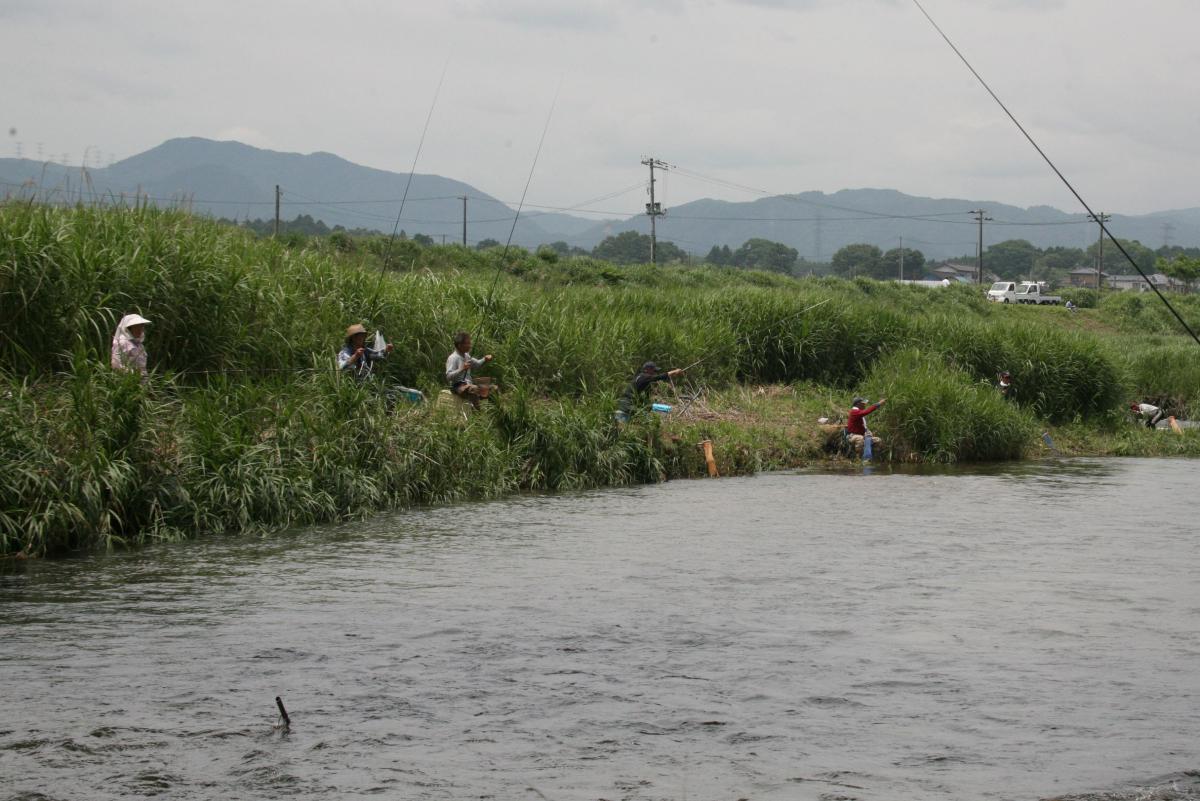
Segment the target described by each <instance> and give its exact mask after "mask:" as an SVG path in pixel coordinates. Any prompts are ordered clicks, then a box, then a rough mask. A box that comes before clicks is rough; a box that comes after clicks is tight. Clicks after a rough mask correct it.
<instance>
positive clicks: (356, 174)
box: [0, 137, 592, 246]
mask: <svg viewBox="0 0 1200 801" xmlns="http://www.w3.org/2000/svg"><path fill="white" fill-rule="evenodd" d="M84 180H85V176H84V174H83V172H82V171H81V170H80V169H79V168H66V167H62V166H60V165H57V164H47V165H42V164H41V163H39V162H33V161H29V160H18V159H0V181H3V182H4V185H3V186H0V195H3V194H6V193H15V192H17V191H18V190H17V189H16V188H15V187H14V186H13V185H14V184H23V183H26V182H30V181H32V184H33V186H38V187H41V189H42V192H43V193H54V192H57V196H58V197H78V196H79V193H80V188H81V183H83V182H84ZM86 181H87V183H86V184H85V185H84V186H83V190H82V191H83V197H84V199H85V200H87V199H90V198H92V197H94V196H104V195H109V194H111V195H114V196H120V195H121V194H125V195H126V196H132V195H134V194H136V193H138V192H141V193H142V194H144V195H149V196H150V197H151V198H153V199H154V202H155V203H157V204H158V205H170V204H186V205H188V206H190V208H192V209H193V210H195V211H199V212H203V213H205V214H210V215H212V216H214V217H226V218H229V219H247V218H249V219H255V218H262V219H271V218H273V217H274V215H275V185H276V184H278V185H279V186H280V187H281V188H282V191H283V202H282V208H281V211H280V216H281V217H283V218H284V219H293V218H295V217H296V216H297V215H299V214H308V215H311V216H312V217H314V218H316V219H320V220H323V221H324V222H325V223H326V224H327V225H329V226H334V225H341V226H344V227H346V228H370V229H376V230H380V231H386V232H388V233H391V230H392V226H393V225H395V222H396V214H397V213H398V212H399V211H400V198H401V197H403V195H404V188H405V184H406V183H407V182H408V175H407V174H404V175H401V174H399V173H394V172H388V171H386V170H376V169H372V168H370V167H363V166H361V165H358V164H354V163H352V162H349V161H346V160H345V159H343V158H341V157H339V156H335V155H333V154H332V153H311V154H308V155H302V154H299V153H278V152H275V151H272V150H263V149H261V148H256V147H251V146H249V145H244V144H241V143H240V142H216V141H213V140H211V139H201V138H196V137H192V138H186V139H171V140H168V141H167V142H164V143H163V144H161V145H159V146H158V147H155V148H153V149H151V150H148V151H146V152H145V153H140V154H138V155H136V156H132V157H130V158H127V159H125V160H124V161H119V162H117V163H116V164H113V165H112V166H111V167H107V168H100V169H89V170H87V173H86ZM463 195H467V196H468V197H469V198H470V200H468V202H467V237H468V240H469V241H470V242H471V243H472V244H473V243H475V242H478V241H479V240H481V239H488V238H491V239H497V240H499V241H501V242H503V241H505V240H506V239H507V238H508V232H509V229H510V228H511V226H512V216H513V214H514V212H515V210H514V209H510V208H509V207H508V206H506V205H505V204H504V203H501V202H500V201H499V200H497V199H495V198H493V197H491V196H490V195H488V194H486V193H484V192H481V191H480V190H478V189H476V188H475V187H473V186H471V185H470V184H466V183H463V182H462V181H455V180H453V179H450V178H443V177H441V176H439V175H424V174H421V173H418V174H416V175H414V176H413V180H412V186H411V188H410V189H409V192H408V200H407V201H406V203H405V206H404V219H403V220H401V222H400V227H401V228H402V229H404V230H405V231H406V232H407V233H408V234H409V235H410V236H411V235H413V234H415V233H425V234H429V235H430V236H433V237H434V238H435V239H438V240H440V239H441V237H442V236H443V235H445V237H446V239H447V241H450V242H455V241H460V240H461V238H462V214H463V204H462V200H461V199H460V198H461V197H462V196H463ZM549 216H551V217H553V216H556V215H549ZM566 222H567V227H569V228H570V229H571V230H572V232H575V231H579V230H581V229H582V228H586V227H589V226H590V225H591V224H592V223H591V221H588V220H581V219H578V218H569V220H567V221H566ZM558 227H560V228H561V227H562V225H559V226H558ZM553 233H554V232H548V231H546V230H544V229H543V228H542V227H541V226H540V225H539V224H538V222H537V215H535V214H529V215H528V216H526V215H522V218H521V222H520V224H519V225H518V226H517V231H516V234H515V235H514V239H513V241H514V242H516V243H517V244H521V245H526V246H534V245H538V244H540V243H542V242H549V241H552V240H553V239H555V238H557V237H555V236H553Z"/></svg>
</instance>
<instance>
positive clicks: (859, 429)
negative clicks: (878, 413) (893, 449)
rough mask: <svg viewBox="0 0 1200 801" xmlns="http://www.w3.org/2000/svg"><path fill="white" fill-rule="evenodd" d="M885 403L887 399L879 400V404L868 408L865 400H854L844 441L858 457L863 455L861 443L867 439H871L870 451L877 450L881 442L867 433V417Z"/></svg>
mask: <svg viewBox="0 0 1200 801" xmlns="http://www.w3.org/2000/svg"><path fill="white" fill-rule="evenodd" d="M885 403H887V398H880V399H879V403H873V404H871V405H870V406H868V405H867V399H866V398H855V399H854V405H853V406H851V407H850V417H849V419H848V420H847V421H846V440H847V441H848V442H849V443H850V445H851V446H852V447H853V448H854V451H855V452H856V453H857V454H858V455H859V456H862V455H863V443H864V440H865V439H866V438H867V437H870V438H871V446H872V450H874V449H875V448H878V447H879V446H880V444H881V442H882V440H880V439H879V437H877V436H875V435H874V434H871V433H870V432H869V431H867V415H868V414H870V413H871V412H873V411H875V410H876V409H878V408H879V407H880V406H882V405H883V404H885Z"/></svg>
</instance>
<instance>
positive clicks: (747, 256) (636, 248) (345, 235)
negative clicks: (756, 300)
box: [218, 214, 829, 275]
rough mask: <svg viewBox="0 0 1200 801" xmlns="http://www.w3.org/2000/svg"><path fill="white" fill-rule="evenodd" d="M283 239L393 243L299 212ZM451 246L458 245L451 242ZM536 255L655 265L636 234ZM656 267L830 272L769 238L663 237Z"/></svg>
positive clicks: (255, 227)
mask: <svg viewBox="0 0 1200 801" xmlns="http://www.w3.org/2000/svg"><path fill="white" fill-rule="evenodd" d="M218 222H220V223H224V224H226V225H236V226H237V227H239V228H242V229H245V230H248V231H253V232H254V233H255V234H257V235H258V236H273V235H274V233H275V221H274V220H262V219H255V220H240V221H238V220H229V219H220V220H218ZM279 235H280V239H281V240H282V241H283V244H285V245H290V246H295V245H302V244H304V242H305V240H306V239H307V238H308V237H322V238H327V239H329V240H330V242H331V243H332V244H333V245H334V246H335V247H336V248H337V249H339V250H341V251H343V252H353V251H355V250H358V249H360V248H365V249H367V250H378V247H379V246H378V244H377V243H376V241H377V240H379V239H380V238H381V237H382V238H383V239H386V240H390V239H391V237H389V236H386V235H384V234H381V233H380V232H379V231H376V230H372V229H367V228H351V229H348V228H345V227H343V226H340V225H335V226H332V227H330V226H328V225H326V224H325V223H324V222H323V221H321V220H317V219H313V217H312V216H310V215H308V214H301V215H299V216H297V217H296V218H295V219H294V220H285V221H280V224H279ZM396 239H397V240H399V241H401V242H408V241H411V242H413V243H415V244H417V245H421V246H423V247H430V246H432V245H435V244H439V243H438V242H437V241H436V240H435V239H434V238H433V237H431V236H429V235H427V234H414V235H413V236H411V237H410V236H409V235H408V234H407V233H406V232H405V231H403V230H402V231H400V232H399V233H398V234H397V236H396ZM450 244H455V243H453V242H451V243H450ZM503 245H504V243H503V242H500V241H499V240H496V239H492V238H487V239H481V240H480V241H479V242H477V243H475V245H474V248H475V249H476V250H490V249H491V248H495V247H502V246H503ZM537 252H539V253H542V254H545V255H546V256H549V254H554V255H556V256H558V257H562V258H570V257H576V256H591V257H593V258H597V259H602V260H604V261H607V262H610V263H612V264H649V263H650V262H651V258H650V256H651V253H650V236H649V234H640V233H638V232H637V231H625V232H623V233H620V234H616V235H614V236H609V237H605V238H604V239H603V240H602V241H601V242H600V244H598V245H596V247H594V248H592V249H591V250H588V249H586V248H581V247H578V246H577V245H572V244H569V243H568V242H565V241H561V240H559V241H556V242H550V243H548V244H543V245H541V246H539V247H538V248H537ZM653 261H654V263H656V264H693V263H707V264H715V265H717V266H720V267H741V268H746V269H753V270H769V271H771V272H777V273H783V274H785V275H802V274H809V273H816V274H819V275H820V274H825V273H828V272H829V267H828V265H826V264H818V263H810V262H807V261H804V260H803V259H800V258H799V252H798V251H797V250H796V249H795V248H792V247H788V246H787V245H785V244H783V243H782V242H773V241H771V240H769V239H761V238H754V239H749V240H747V241H746V242H744V243H743V244H742V246H741V247H739V248H737V249H736V250H735V249H731V248H730V247H729V246H728V245H724V246H716V245H714V246H713V248H712V249H711V250H710V251H709V252H708V255H707V256H705V257H703V258H700V257H697V256H695V255H693V254H691V253H688V252H687V251H686V250H684V249H683V248H681V247H679V246H678V245H676V244H675V243H674V242H671V241H669V240H667V239H659V240H658V241H657V242H656V243H655V245H654V259H653Z"/></svg>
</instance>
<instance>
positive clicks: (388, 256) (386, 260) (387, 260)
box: [371, 58, 450, 309]
mask: <svg viewBox="0 0 1200 801" xmlns="http://www.w3.org/2000/svg"><path fill="white" fill-rule="evenodd" d="M449 68H450V59H449V58H447V59H446V63H445V64H444V65H443V66H442V75H441V77H440V78H438V84H437V89H435V90H434V92H433V102H432V103H430V104H429V113H428V114H427V115H425V127H424V128H422V129H421V138H420V140H418V141H417V152H416V153H415V154H414V155H413V163H412V168H411V169H410V170H409V171H408V181H407V182H406V183H405V184H404V194H403V196H401V198H400V211H399V212H398V213H397V214H396V224H395V225H394V226H392V235H391V236H390V237H389V238H388V244H387V250H385V251H384V254H383V264H381V265H380V267H379V283H378V284H376V286H375V297H374V298H372V299H371V309H374V308H375V304H376V303H377V302H378V301H379V292H380V290H382V289H383V276H384V274H385V273H386V272H387V268H388V265H390V264H391V261H392V245H393V244H395V242H396V233H397V232H398V231H399V230H400V220H401V219H402V218H403V217H404V203H405V201H407V200H408V190H409V188H410V187H411V186H412V182H413V175H415V174H416V172H417V159H419V158H421V148H422V147H424V146H425V134H426V133H428V132H429V122H430V120H432V119H433V110H434V109H435V108H437V102H438V97H440V96H441V94H442V83H444V82H445V80H446V70H448V69H449Z"/></svg>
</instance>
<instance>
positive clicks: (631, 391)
mask: <svg viewBox="0 0 1200 801" xmlns="http://www.w3.org/2000/svg"><path fill="white" fill-rule="evenodd" d="M679 375H683V370H667V371H666V372H665V373H660V372H659V371H658V365H657V364H655V363H654V362H646V363H645V364H643V365H642V369H641V370H640V371H639V372H638V374H637V375H635V376H634V377H633V378H632V379H630V381H629V386H627V387H625V391H624V392H622V393H621V398H620V399H619V400H618V401H617V413H616V415H615V416H616V418H617V422H618V423H627V422H629V416H630V415H631V414H633V411H634V408H635V407H636V408H645V406H646V404H647V403H648V402H649V400H650V387H651V385H653V384H654V383H655V382H657V381H669V380H670V379H672V378H675V377H676V376H679Z"/></svg>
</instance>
